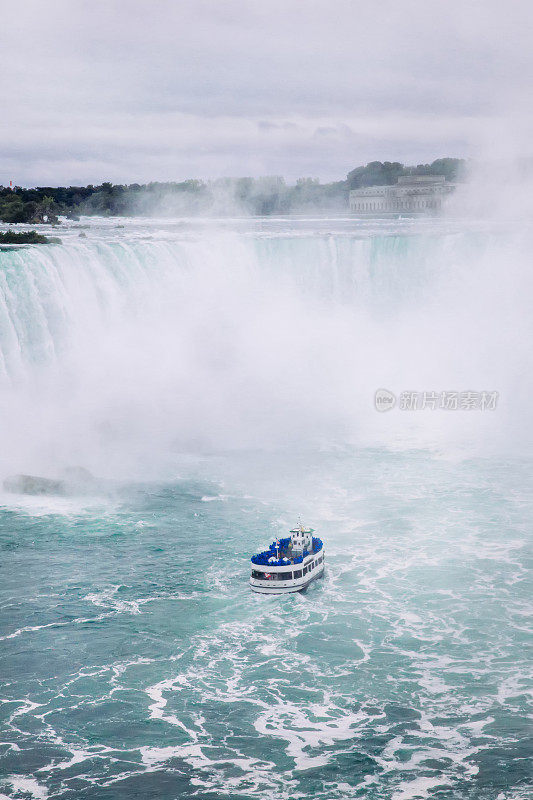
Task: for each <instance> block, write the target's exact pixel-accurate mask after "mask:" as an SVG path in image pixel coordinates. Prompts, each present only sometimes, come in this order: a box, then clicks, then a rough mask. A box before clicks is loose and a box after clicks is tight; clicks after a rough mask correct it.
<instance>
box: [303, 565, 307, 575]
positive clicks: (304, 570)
mask: <svg viewBox="0 0 533 800" xmlns="http://www.w3.org/2000/svg"><path fill="white" fill-rule="evenodd" d="M303 574H304V575H307V567H304V569H303Z"/></svg>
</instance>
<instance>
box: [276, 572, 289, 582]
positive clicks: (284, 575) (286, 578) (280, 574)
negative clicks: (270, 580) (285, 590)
mask: <svg viewBox="0 0 533 800" xmlns="http://www.w3.org/2000/svg"><path fill="white" fill-rule="evenodd" d="M290 580H292V572H278V581H290Z"/></svg>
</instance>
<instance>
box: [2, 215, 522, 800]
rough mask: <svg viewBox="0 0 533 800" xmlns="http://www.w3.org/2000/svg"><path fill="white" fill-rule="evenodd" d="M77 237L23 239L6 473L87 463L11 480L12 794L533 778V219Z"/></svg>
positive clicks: (383, 791)
mask: <svg viewBox="0 0 533 800" xmlns="http://www.w3.org/2000/svg"><path fill="white" fill-rule="evenodd" d="M117 226H120V227H117ZM82 233H83V234H85V235H84V236H80V234H82ZM59 235H60V236H61V238H62V244H61V245H47V246H27V247H18V248H6V249H3V250H2V251H0V399H1V419H0V435H1V441H2V446H1V453H0V472H1V477H2V478H5V477H7V476H10V475H14V474H19V473H25V474H32V475H43V476H45V477H49V478H55V479H60V480H61V479H65V475H66V476H67V477H66V480H67V483H66V484H65V487H66V488H65V489H64V491H62V492H60V493H58V494H47V495H43V496H35V495H29V494H28V495H25V494H17V493H16V492H8V491H7V490H4V491H2V492H1V494H0V504H1V506H0V547H1V564H0V569H1V573H2V576H1V585H0V603H1V611H0V621H1V631H0V655H1V665H2V666H1V694H0V711H1V725H2V731H1V736H0V766H1V778H0V797H3V798H5V797H8V798H35V800H45V799H46V798H47V799H48V800H53V799H54V798H61V799H62V800H74V798H76V800H78V799H80V800H126V799H128V800H129V798H143V800H145V799H146V800H147V799H149V798H153V799H154V800H155V799H156V798H157V799H158V800H173V799H174V798H198V800H237V798H238V799H239V800H285V799H287V800H289V798H291V799H292V798H313V799H314V798H316V799H317V800H337V798H338V799H340V798H343V799H344V798H365V800H415V798H432V800H433V798H435V800H459V799H461V800H463V798H464V799H465V800H490V799H492V798H494V800H522V799H523V800H525V798H527V797H530V794H529V792H530V791H531V780H530V779H531V767H530V761H529V758H530V755H531V750H530V744H529V742H530V739H529V734H530V727H529V723H528V717H527V711H528V697H529V696H530V695H529V694H528V692H529V691H530V688H531V683H530V681H529V677H530V654H528V643H529V641H530V640H529V639H528V614H529V613H530V610H531V606H530V597H531V583H530V582H529V583H528V574H529V573H528V569H529V568H530V559H531V551H530V549H529V544H528V542H530V533H531V519H532V517H533V513H532V511H533V509H532V492H531V428H530V423H529V422H528V420H529V415H528V407H529V404H530V402H531V392H530V386H531V380H530V377H529V376H528V375H527V364H528V360H527V359H528V348H529V346H530V341H531V333H532V330H531V327H532V325H531V315H530V312H529V300H528V297H529V293H528V290H530V288H531V273H530V270H529V269H528V268H527V264H528V253H529V252H530V244H531V235H530V231H528V230H526V229H524V228H523V227H522V226H515V227H512V226H507V227H506V228H505V229H503V228H501V227H499V226H497V225H495V224H494V223H492V224H491V225H488V224H484V225H481V224H478V225H474V224H470V225H468V226H467V225H466V224H463V223H459V222H454V221H450V220H448V221H442V220H441V221H437V220H419V221H412V220H395V221H379V220H375V221H366V222H364V221H357V220H349V219H337V220H333V219H307V220H304V219H296V220H287V219H278V220H228V221H193V220H181V221H163V220H147V221H139V220H116V219H115V220H109V219H108V220H98V219H92V220H85V219H84V220H82V222H81V223H77V224H76V223H65V225H64V226H63V229H62V230H61V233H60V234H59ZM380 388H382V389H387V390H389V391H391V392H392V393H394V394H395V396H396V397H397V400H398V402H397V404H396V406H395V408H393V409H392V410H390V411H387V412H386V413H379V412H378V411H376V409H375V408H374V393H375V391H376V390H377V389H380ZM433 391H434V392H436V393H441V392H459V393H466V392H470V393H472V395H473V396H477V395H476V393H481V392H483V391H486V392H497V393H498V396H497V404H496V405H495V407H490V408H485V409H483V408H476V407H470V406H469V405H468V404H465V405H464V407H461V405H459V407H458V408H456V409H454V408H453V405H452V406H451V407H448V408H447V409H439V408H438V407H436V408H432V407H431V403H426V407H425V408H421V407H417V408H409V407H402V404H403V405H405V403H403V401H401V400H400V397H401V396H402V393H404V392H405V393H410V394H411V395H412V394H413V393H415V394H417V395H420V396H421V395H422V393H423V392H427V393H429V392H433ZM439 396H440V395H439ZM418 399H420V397H419V398H418ZM73 467H75V468H76V469H75V470H74V471H72V468H73ZM79 467H83V470H80V469H79ZM69 468H70V472H69V471H68V470H69ZM65 470H67V472H65ZM86 471H87V472H86ZM73 476H74V478H73ZM91 476H93V477H91ZM298 515H301V516H302V519H303V520H304V521H305V522H306V523H307V524H309V525H312V526H313V527H314V528H315V529H316V530H317V533H318V535H320V536H321V538H322V539H323V540H324V543H325V548H326V573H325V577H324V578H323V580H320V581H317V582H315V583H314V584H313V585H312V586H311V587H310V588H309V589H308V591H307V592H306V593H304V594H299V595H293V594H291V595H287V596H282V597H274V598H268V597H267V598H265V597H261V596H259V595H255V594H253V593H252V592H251V591H250V590H249V587H248V584H247V581H248V577H249V573H250V567H251V564H250V556H251V554H252V553H253V552H255V551H257V550H258V549H263V547H264V546H265V545H267V544H268V543H270V541H272V539H273V538H274V537H275V536H278V535H286V532H287V530H288V529H289V528H290V527H292V526H293V524H294V522H295V521H296V519H297V517H298ZM528 656H529V657H528Z"/></svg>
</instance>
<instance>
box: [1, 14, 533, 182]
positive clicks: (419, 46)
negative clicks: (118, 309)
mask: <svg viewBox="0 0 533 800" xmlns="http://www.w3.org/2000/svg"><path fill="white" fill-rule="evenodd" d="M0 11H1V12H2V13H1V17H2V22H3V25H2V28H1V29H0V48H1V52H2V75H1V77H0V102H1V103H2V108H3V109H4V114H3V115H2V120H1V121H0V183H6V182H7V181H8V180H9V179H10V178H13V179H14V180H15V181H17V182H19V183H23V184H44V183H65V182H66V183H86V182H93V183H98V182H100V181H102V180H106V179H109V180H114V181H124V182H130V181H145V180H152V179H153V180H170V179H171V180H179V179H183V178H187V177H216V176H220V175H244V174H259V173H275V174H283V175H285V176H286V177H288V178H289V179H293V178H296V177H298V176H299V175H303V174H310V175H313V176H319V177H321V178H326V179H332V178H338V177H342V176H344V175H345V173H346V172H347V170H348V169H350V168H351V167H352V166H354V165H355V164H357V163H360V162H362V161H365V160H369V159H372V158H394V159H400V160H405V161H410V162H413V161H414V162H417V161H425V160H429V159H432V158H436V157H438V156H441V155H457V156H465V155H466V156H468V155H475V154H476V153H477V151H478V149H479V148H480V147H483V148H485V147H486V146H488V145H490V139H491V136H490V131H491V130H492V131H494V132H495V131H498V135H502V133H503V135H505V133H504V132H505V130H507V129H509V130H510V131H512V134H513V136H514V137H515V138H517V139H518V140H519V146H520V147H522V146H526V144H527V143H528V142H529V140H530V134H531V108H530V107H529V91H530V90H529V87H530V83H531V77H532V76H533V56H532V53H531V48H530V41H531V33H532V31H531V21H530V18H531V14H530V7H529V3H527V2H518V1H517V0H514V1H513V0H511V2H507V3H506V4H505V6H503V5H502V4H501V3H500V2H492V0H485V1H484V2H469V3H465V2H458V1H457V0H449V2H446V3H443V2H441V0H425V2H424V0H404V2H391V1H390V0H383V1H382V2H381V3H380V4H374V3H368V2H365V3H363V2H359V1H358V0H335V2H333V3H332V2H324V1H323V0H313V1H312V2H308V3H302V2H300V0H286V2H283V3H281V2H278V0H272V2H258V1H256V0H225V2H224V3H219V2H217V0H180V1H179V2H175V0H127V1H126V0H120V1H118V0H106V1H105V2H103V1H102V0H93V1H92V2H86V1H85V0H68V2H67V1H66V0H54V2H53V3H52V4H43V3H42V2H41V0H27V2H25V3H24V4H19V6H18V7H15V6H14V4H12V3H11V2H10V0H0ZM506 120H507V123H506ZM506 125H507V127H506ZM519 131H522V135H519Z"/></svg>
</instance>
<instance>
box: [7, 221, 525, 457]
mask: <svg viewBox="0 0 533 800" xmlns="http://www.w3.org/2000/svg"><path fill="white" fill-rule="evenodd" d="M95 232H96V235H94V234H93V232H91V236H90V238H88V239H86V240H83V241H82V240H80V239H78V238H76V237H74V236H71V237H70V238H68V240H67V241H65V244H63V245H47V246H30V247H24V248H12V249H4V250H2V251H0V388H1V395H0V396H1V399H2V408H3V414H2V422H1V425H2V434H3V437H4V442H6V443H7V449H5V450H4V454H3V462H4V464H6V465H9V469H11V468H12V466H13V465H17V466H19V467H20V468H23V467H26V465H27V464H28V462H31V463H32V464H33V463H35V464H36V466H39V465H42V464H43V463H44V462H46V463H48V462H49V461H50V459H56V458H57V460H58V461H59V462H62V463H63V462H65V461H68V462H72V460H73V459H74V460H76V461H79V460H81V461H82V462H83V463H84V464H87V463H90V462H91V461H92V462H94V461H96V462H98V466H99V467H100V468H101V467H102V465H105V464H107V463H110V462H111V461H113V460H114V459H115V460H118V461H120V460H121V458H122V456H123V455H124V453H125V451H128V452H131V451H132V450H133V451H135V453H136V454H141V455H140V458H141V459H142V458H145V457H146V456H145V454H146V453H147V452H148V451H149V452H150V453H151V454H152V455H153V454H154V453H162V452H167V451H169V450H180V449H187V448H193V449H194V448H197V447H213V446H217V447H218V446H222V447H255V446H261V447H263V446H276V445H278V444H281V443H285V444H286V443H291V442H300V443H302V442H308V441H309V440H310V439H313V440H320V441H324V440H335V439H340V440H343V441H344V440H346V439H347V438H349V439H353V438H354V437H355V438H356V439H357V437H360V436H362V435H363V434H368V435H370V438H371V437H372V435H373V434H372V433H371V431H372V429H374V428H375V426H376V424H378V423H377V422H376V419H375V418H376V414H375V412H374V411H373V409H372V408H371V404H372V397H373V393H374V391H375V390H376V389H377V388H379V387H381V386H390V387H391V388H392V389H394V390H399V389H408V388H419V389H421V390H423V389H432V388H441V389H447V388H450V389H454V388H456V389H457V388H459V389H462V388H466V389H470V388H472V389H475V388H483V389H485V388H494V389H498V390H499V391H500V392H502V390H503V389H502V387H506V386H509V385H512V384H513V381H515V379H516V374H517V363H519V362H520V357H521V354H522V351H523V348H524V344H523V343H524V341H525V340H527V336H528V335H529V333H530V331H531V323H530V321H529V313H528V312H527V309H526V302H525V299H524V298H525V294H523V292H525V290H526V289H527V288H528V287H529V283H530V280H531V279H530V277H529V273H528V272H526V270H525V268H524V264H525V260H524V254H525V253H526V252H527V248H526V243H525V242H524V240H523V238H522V239H517V238H516V237H513V236H512V235H510V234H505V235H504V234H502V233H501V232H497V231H494V232H483V233H479V232H472V231H459V232H457V231H451V232H450V231H443V232H434V231H432V232H427V231H423V232H421V233H418V234H410V235H405V234H403V233H398V232H394V231H392V232H391V231H389V230H385V231H383V232H382V233H378V234H374V235H368V234H365V235H362V234H360V233H359V234H357V235H355V234H354V233H346V232H345V231H341V232H338V233H335V234H329V233H324V232H322V231H309V230H303V231H302V230H301V229H298V230H292V231H291V230H284V231H282V232H280V231H268V230H267V231H262V232H250V231H239V230H234V231H231V230H225V231H222V232H220V231H219V232H215V231H200V232H198V231H188V230H184V231H183V233H181V234H179V235H175V234H174V235H172V236H170V235H166V234H165V231H162V232H160V233H158V234H157V235H154V234H153V231H152V230H151V229H147V230H146V231H144V235H143V231H142V227H141V229H140V232H139V230H138V229H137V230H136V233H135V235H132V234H130V233H129V232H128V231H126V233H124V234H122V233H121V234H120V235H110V233H109V231H108V230H106V231H104V233H105V235H97V234H98V228H95ZM511 273H512V276H513V277H512V280H510V275H511ZM521 308H523V309H524V315H523V317H522V316H521V314H520V309H521ZM510 340H512V344H511V343H510ZM513 347H514V352H515V353H516V356H517V361H516V362H515V360H514V359H511V360H512V361H513V363H512V364H509V358H508V355H506V353H507V354H508V353H509V351H513ZM498 382H499V383H498ZM497 384H498V385H497ZM397 419H398V415H396V420H397ZM405 419H406V418H405V416H404V417H403V422H402V424H404V422H405ZM420 422H421V418H420V417H419V418H418V419H417V420H416V426H418V425H419V423H420ZM427 423H428V420H427V415H426V418H425V420H424V426H426V425H427ZM390 424H391V423H390V422H387V423H383V422H382V421H380V422H379V425H386V426H389V425H390ZM476 424H477V423H476ZM413 425H415V420H414V419H413V418H412V417H411V418H410V419H409V426H410V427H412V426H413ZM431 425H432V426H434V422H432V423H431ZM439 425H440V423H439ZM387 432H388V434H389V433H390V430H389V429H388V428H387ZM126 460H127V459H126ZM30 466H31V464H30Z"/></svg>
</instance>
